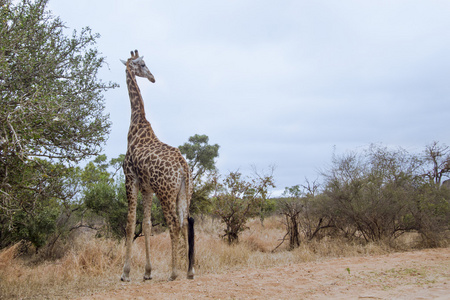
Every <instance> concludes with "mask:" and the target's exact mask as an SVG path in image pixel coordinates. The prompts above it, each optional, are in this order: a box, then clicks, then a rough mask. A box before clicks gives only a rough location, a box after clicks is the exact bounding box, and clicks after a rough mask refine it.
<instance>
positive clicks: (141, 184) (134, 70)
mask: <svg viewBox="0 0 450 300" xmlns="http://www.w3.org/2000/svg"><path fill="white" fill-rule="evenodd" d="M122 62H123V63H124V64H125V65H126V69H125V72H126V80H127V87H128V95H129V97H130V104H131V121H130V129H129V131H128V146H127V153H126V155H125V159H124V162H123V171H124V174H125V187H126V193H127V199H128V217H127V227H126V242H125V247H126V250H125V262H124V266H123V273H122V276H121V280H122V281H130V270H131V252H132V244H133V236H134V232H135V227H136V207H137V197H138V192H139V191H140V192H141V193H142V198H143V205H144V219H143V222H142V226H143V232H144V236H145V252H146V264H145V273H144V280H148V279H151V278H152V275H151V272H152V266H151V260H150V235H151V227H152V223H151V207H152V199H153V194H155V195H156V196H157V197H158V199H159V201H160V203H161V208H162V210H163V213H164V217H165V219H166V223H167V226H168V227H169V232H170V239H171V243H172V273H171V274H170V277H169V280H175V279H176V278H177V276H178V270H177V268H178V256H179V252H178V249H179V246H180V235H181V236H183V240H184V246H185V247H186V257H187V259H188V270H187V278H189V279H193V278H194V220H193V219H192V218H191V217H189V204H190V201H191V195H192V178H191V171H190V169H189V166H188V164H187V162H186V160H185V159H184V157H183V156H182V155H181V153H180V151H179V150H178V148H175V147H171V146H169V145H167V144H165V143H163V142H161V141H160V140H159V139H158V138H157V137H156V135H155V133H154V132H153V129H152V127H151V125H150V122H149V121H148V120H147V119H146V117H145V110H144V102H143V99H142V95H141V92H140V90H139V87H138V85H137V82H136V76H139V77H143V78H147V79H148V80H149V81H151V82H155V78H154V76H153V74H152V73H151V72H150V70H149V69H148V67H147V66H146V65H145V62H144V60H143V56H139V53H138V51H137V50H135V51H134V52H133V51H131V57H130V58H129V59H128V60H127V61H122Z"/></svg>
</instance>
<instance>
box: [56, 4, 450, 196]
mask: <svg viewBox="0 0 450 300" xmlns="http://www.w3.org/2000/svg"><path fill="white" fill-rule="evenodd" d="M48 8H49V9H50V10H51V11H52V12H53V14H54V15H57V16H60V17H61V19H62V20H63V21H64V22H65V23H66V25H67V26H68V27H69V28H70V29H81V28H82V27H86V26H89V27H90V28H91V29H92V30H93V31H94V32H97V33H100V34H101V38H100V39H99V40H98V45H97V47H98V50H99V51H100V52H101V53H102V54H103V56H106V57H107V62H108V64H109V68H106V67H105V68H104V69H103V70H102V71H101V73H100V74H99V75H100V78H101V79H102V80H103V81H105V82H107V81H114V82H117V83H119V84H120V88H117V89H115V90H111V91H108V92H106V93H105V99H106V112H107V113H109V114H110V117H111V121H112V124H113V125H112V130H111V134H110V137H109V140H108V142H107V145H106V147H105V151H106V154H107V155H108V157H109V158H112V157H117V156H118V155H119V154H121V153H125V152H126V136H127V132H128V127H129V122H130V103H129V98H128V93H127V87H126V82H125V66H124V65H123V64H122V63H121V62H120V61H119V59H124V60H126V59H127V58H128V57H129V52H130V50H134V49H138V50H139V53H140V54H141V55H143V56H144V57H145V58H144V60H145V62H146V64H147V66H148V67H149V69H150V71H151V72H152V73H153V75H154V76H155V79H156V83H154V84H152V83H150V82H149V81H148V80H144V79H139V80H138V84H139V86H140V89H141V92H142V95H143V98H144V102H145V109H146V113H147V119H148V120H149V121H150V123H151V124H152V127H153V129H154V131H155V133H156V135H157V136H158V137H159V138H160V140H161V141H163V142H165V143H168V144H170V145H172V146H179V145H181V144H183V143H185V142H186V141H187V140H188V138H189V136H192V135H194V134H206V135H208V136H209V138H210V143H211V144H215V143H217V144H219V145H220V150H219V153H220V157H219V159H218V160H217V166H218V168H219V170H220V172H221V173H222V174H226V173H227V172H228V171H234V170H236V169H238V168H239V169H240V170H241V171H243V172H244V173H246V172H250V171H251V165H255V166H256V167H257V168H258V169H260V170H262V169H266V170H267V168H268V166H269V165H276V170H275V173H274V175H275V180H276V184H277V190H284V187H287V186H292V185H295V184H301V183H303V182H304V178H305V177H308V178H309V179H315V178H316V177H317V174H318V170H319V169H323V168H324V167H326V166H327V165H328V164H329V163H330V161H331V155H332V153H333V151H334V150H333V149H334V148H335V149H336V152H337V153H344V152H345V151H348V150H356V151H357V150H358V149H362V148H364V147H366V146H368V145H369V144H370V143H382V144H383V145H385V146H393V147H402V148H404V149H406V150H408V151H410V152H414V153H417V152H421V151H422V150H423V148H424V147H425V146H426V145H427V144H430V143H431V142H433V141H439V142H441V143H444V144H447V145H449V144H450V132H449V125H448V124H449V119H450V1H447V0H441V1H433V0H422V1H413V0H395V1H392V0H385V1H380V0H378V1H362V0H361V1H347V0H339V1H336V0H328V1H325V0H314V1H311V0H296V1H265V0H259V1H256V0H222V1H211V0H210V1H198V0H194V1H170V0H165V1H152V0H146V1H144V0H141V1H135V0H116V1H111V0H95V1H93V0H89V1H87V0H77V1H63V0H50V3H49V6H48ZM275 194H276V192H275Z"/></svg>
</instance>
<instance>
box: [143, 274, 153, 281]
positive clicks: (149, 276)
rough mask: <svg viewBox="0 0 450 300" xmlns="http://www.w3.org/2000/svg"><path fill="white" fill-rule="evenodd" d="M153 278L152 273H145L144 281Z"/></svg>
mask: <svg viewBox="0 0 450 300" xmlns="http://www.w3.org/2000/svg"><path fill="white" fill-rule="evenodd" d="M152 278H153V277H152V275H144V281H146V280H151V279H152Z"/></svg>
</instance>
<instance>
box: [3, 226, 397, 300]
mask: <svg viewBox="0 0 450 300" xmlns="http://www.w3.org/2000/svg"><path fill="white" fill-rule="evenodd" d="M247 225H248V226H249V229H248V230H246V231H244V232H243V233H242V235H241V237H240V243H239V244H237V245H233V246H229V245H227V244H226V243H225V242H224V241H223V240H222V239H221V237H220V235H221V234H222V231H223V229H222V225H221V224H220V222H219V221H218V220H214V219H209V218H208V219H206V220H203V221H198V222H197V225H196V226H197V227H196V273H197V275H200V276H201V275H202V274H208V273H223V272H227V271H229V270H237V269H243V268H248V267H255V268H268V267H272V266H281V265H287V264H291V263H299V262H305V261H317V260H321V259H324V258H329V257H348V256H361V255H369V254H383V253H387V252H389V251H391V248H389V247H388V246H386V245H383V244H366V245H362V244H358V243H349V242H346V241H344V240H341V239H332V240H331V239H322V240H320V241H311V242H307V243H302V245H301V246H300V247H299V248H297V249H295V250H294V251H287V245H282V246H281V247H279V248H278V249H277V250H276V251H275V252H272V250H273V249H274V248H275V247H276V246H277V245H278V244H279V243H280V239H281V238H282V237H283V236H284V234H285V229H284V227H283V225H282V223H281V222H280V220H279V219H278V218H276V217H272V218H269V219H267V220H266V221H265V222H264V226H262V225H261V223H260V221H259V220H252V221H250V222H249V223H248V224H247ZM285 243H287V242H285ZM19 247H20V245H19V244H17V245H14V246H13V247H10V248H8V249H5V250H3V251H1V252H0V298H1V299H7V298H16V299H17V298H18V299H27V298H32V299H39V298H52V299H55V298H74V297H76V296H80V295H88V294H90V293H92V292H95V291H100V290H108V289H111V288H113V287H116V286H117V283H118V282H119V278H120V274H121V269H122V263H123V254H124V243H123V242H117V241H114V240H110V239H98V238H93V237H92V236H87V235H85V236H80V237H78V238H76V239H75V240H74V241H73V243H72V246H71V247H70V248H69V250H68V251H67V252H66V254H65V255H64V256H63V258H61V259H59V260H56V261H43V262H40V263H36V262H35V260H36V259H34V260H33V258H20V257H17V253H18V248H19ZM151 248H152V264H153V270H154V271H153V278H154V280H156V281H161V280H166V279H167V276H168V275H169V271H170V270H169V266H170V260H171V255H170V239H169V235H168V233H167V232H164V233H160V234H155V235H154V236H152V238H151ZM144 258H145V250H144V241H143V238H139V239H138V240H137V241H136V242H135V243H134V250H133V261H132V264H133V265H132V274H131V279H132V280H133V281H135V282H136V281H141V280H142V275H143V272H144Z"/></svg>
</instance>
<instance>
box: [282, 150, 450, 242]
mask: <svg viewBox="0 0 450 300" xmlns="http://www.w3.org/2000/svg"><path fill="white" fill-rule="evenodd" d="M321 175H322V177H323V182H322V183H321V184H320V188H319V184H318V183H317V182H313V183H312V184H310V183H309V182H307V184H306V185H303V186H302V185H297V186H293V187H290V188H286V190H285V192H284V198H283V199H280V200H279V211H280V213H281V214H282V215H284V216H285V218H286V226H287V236H289V246H290V248H291V249H292V248H295V247H298V246H299V245H300V240H301V239H302V238H304V239H312V238H321V237H323V236H325V235H331V236H336V235H342V236H344V237H345V238H347V239H362V240H364V241H367V242H369V241H388V242H389V241H392V240H394V239H396V238H397V237H399V236H400V235H402V234H403V233H405V232H411V231H414V232H418V233H420V235H421V236H422V237H423V241H424V243H425V245H427V246H438V245H440V244H442V242H444V240H445V238H446V234H448V230H449V229H450V186H449V185H447V184H442V183H443V179H444V178H448V177H449V175H450V147H448V146H446V145H444V144H439V143H438V142H434V143H432V144H431V145H428V146H426V147H425V150H424V151H423V152H422V153H420V154H410V153H408V152H406V151H405V150H402V149H394V150H392V149H388V148H387V147H382V146H379V145H371V146H370V147H369V148H368V149H366V150H364V151H363V152H362V153H357V152H349V153H346V154H344V155H342V156H337V155H334V156H333V159H332V164H331V166H330V167H329V168H328V169H326V170H324V171H323V172H322V174H321ZM447 238H448V237H447Z"/></svg>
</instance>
